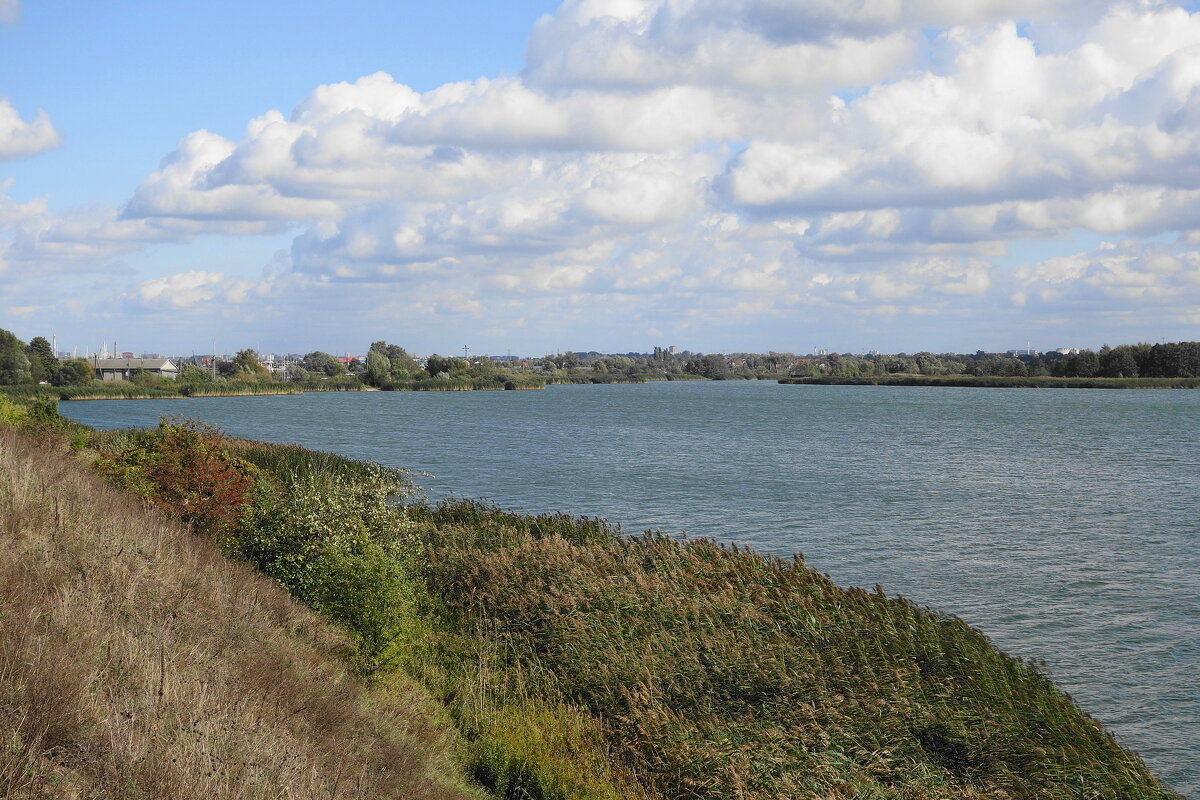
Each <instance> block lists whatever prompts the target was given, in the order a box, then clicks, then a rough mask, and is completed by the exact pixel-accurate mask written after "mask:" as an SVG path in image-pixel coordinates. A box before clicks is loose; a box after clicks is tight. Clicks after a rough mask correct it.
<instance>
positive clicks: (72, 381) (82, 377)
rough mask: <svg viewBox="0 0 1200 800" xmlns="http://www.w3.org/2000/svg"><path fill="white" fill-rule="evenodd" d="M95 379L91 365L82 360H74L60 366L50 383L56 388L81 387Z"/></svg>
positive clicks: (51, 377)
mask: <svg viewBox="0 0 1200 800" xmlns="http://www.w3.org/2000/svg"><path fill="white" fill-rule="evenodd" d="M95 377H96V373H95V370H93V369H92V365H91V364H89V363H88V362H87V361H86V360H84V359H82V358H72V359H70V360H69V361H64V362H62V363H61V364H59V365H58V367H57V368H56V369H55V370H54V374H53V375H51V376H50V383H52V384H54V385H55V386H81V385H86V384H89V383H91V382H92V380H93V379H94V378H95Z"/></svg>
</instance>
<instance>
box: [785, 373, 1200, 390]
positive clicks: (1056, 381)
mask: <svg viewBox="0 0 1200 800" xmlns="http://www.w3.org/2000/svg"><path fill="white" fill-rule="evenodd" d="M779 382H780V383H790V384H813V385H818V386H969V387H996V388H1010V389H1011V388H1024V389H1039V388H1040V389H1200V378H1053V377H1025V376H1021V377H1016V376H1014V377H1001V376H981V375H936V376H934V375H887V376H882V377H873V378H842V377H833V376H829V377H812V378H781V379H780V380H779Z"/></svg>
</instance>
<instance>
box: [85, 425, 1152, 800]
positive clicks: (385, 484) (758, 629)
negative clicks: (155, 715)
mask: <svg viewBox="0 0 1200 800" xmlns="http://www.w3.org/2000/svg"><path fill="white" fill-rule="evenodd" d="M189 431H191V433H188V432H189ZM192 434H195V435H196V437H198V441H199V442H201V443H203V449H204V450H205V452H206V453H207V455H206V456H205V457H206V458H215V459H217V460H218V461H219V462H220V463H221V464H225V465H234V466H235V467H236V469H235V472H237V474H238V475H239V476H240V477H239V478H237V479H236V480H235V479H234V478H232V477H230V476H229V475H228V474H226V473H224V472H223V471H222V470H220V469H212V470H210V471H209V474H211V475H212V476H213V477H214V479H215V480H217V481H218V482H220V481H234V482H235V483H236V482H237V481H240V480H242V479H243V478H245V479H249V480H250V481H251V482H252V483H253V487H252V488H251V489H250V490H249V491H247V492H245V493H244V494H243V495H241V496H243V497H245V498H246V502H245V503H244V504H243V505H241V506H240V507H239V508H240V511H239V516H238V522H237V524H236V525H235V526H233V527H232V528H227V527H224V520H222V521H221V524H219V525H215V526H212V527H208V526H207V524H206V523H201V522H195V521H194V524H195V527H196V529H197V531H199V532H204V531H206V530H207V531H208V535H212V536H216V537H219V538H221V540H222V541H223V545H224V547H225V549H226V551H227V552H229V553H231V554H232V555H234V556H235V557H238V558H243V559H246V560H249V561H251V562H252V563H254V564H255V565H256V566H258V567H259V568H260V569H262V570H263V571H264V572H266V573H267V574H269V575H271V576H272V577H274V578H275V579H276V580H278V581H279V582H280V583H281V584H282V585H284V586H285V587H287V588H288V589H289V590H290V591H291V592H293V594H295V595H296V596H297V597H298V598H300V599H302V600H304V601H305V602H307V603H308V604H310V605H311V606H313V607H314V608H316V609H317V610H319V611H321V612H323V613H325V614H326V615H327V616H329V617H330V618H332V619H333V620H335V621H336V622H338V624H339V625H341V626H343V627H344V628H345V629H346V630H348V631H349V632H351V633H352V634H353V635H354V636H355V637H356V639H357V642H358V654H357V656H356V657H355V663H356V664H357V666H358V668H359V670H360V672H361V673H363V674H364V675H365V676H366V678H367V679H368V680H369V679H371V678H372V677H379V676H382V675H386V674H388V673H389V672H394V671H396V670H403V671H405V672H406V673H407V674H409V675H411V676H413V677H414V678H416V679H417V680H418V681H419V682H421V683H422V684H423V685H424V686H425V687H426V688H427V690H428V691H429V692H430V693H431V695H432V696H433V697H435V698H436V699H437V700H439V701H440V702H441V703H442V705H443V707H444V709H445V711H446V713H447V714H448V717H449V718H450V719H451V720H452V721H453V722H454V724H455V725H456V727H457V728H458V730H459V732H460V736H461V742H460V744H459V746H458V752H459V754H460V759H461V762H462V764H463V766H464V768H465V769H466V770H467V771H468V772H469V774H471V775H472V776H473V777H474V778H476V779H477V780H478V781H479V782H480V783H481V784H483V785H484V786H486V787H488V788H489V789H490V790H491V791H492V792H493V793H494V794H495V795H497V796H501V797H506V798H514V800H515V799H516V798H534V799H536V798H561V799H562V800H566V799H567V798H578V799H579V800H591V799H592V798H597V799H599V798H604V799H605V800H619V799H620V798H671V799H672V800H673V799H675V798H679V799H681V800H682V799H683V798H688V799H689V800H690V799H691V798H696V800H701V799H705V800H707V799H708V798H714V799H715V798H754V799H755V800H758V799H759V798H762V799H763V800H767V798H770V799H771V800H774V799H775V798H813V799H814V800H816V799H817V798H864V799H865V798H881V799H882V798H904V799H906V800H907V799H909V798H912V799H913V800H918V799H923V798H1029V799H1030V800H1032V799H1033V798H1039V799H1040V798H1094V799H1095V800H1101V799H1103V800H1109V798H1114V799H1115V798H1169V797H1171V796H1172V795H1171V794H1170V793H1169V792H1167V791H1166V790H1164V789H1163V788H1162V787H1160V786H1159V785H1158V783H1157V782H1156V781H1155V779H1154V778H1153V777H1152V776H1151V775H1150V774H1149V773H1148V771H1147V770H1146V768H1145V766H1144V765H1143V764H1142V762H1141V761H1140V759H1138V758H1137V757H1136V756H1135V755H1133V754H1131V753H1128V752H1127V751H1125V750H1123V749H1122V748H1121V747H1120V746H1119V745H1118V744H1117V743H1116V742H1115V741H1114V740H1113V739H1112V738H1111V737H1110V736H1109V735H1108V734H1107V733H1106V732H1105V731H1104V730H1103V729H1102V728H1101V726H1100V725H1099V724H1098V723H1096V722H1095V721H1094V720H1092V719H1091V718H1090V717H1088V716H1087V715H1086V714H1084V713H1083V712H1082V711H1080V710H1079V709H1078V708H1077V707H1075V706H1074V704H1073V703H1072V702H1071V701H1070V699H1069V698H1067V697H1066V696H1065V695H1064V694H1063V693H1062V692H1060V691H1059V690H1058V689H1057V688H1056V687H1055V686H1054V685H1053V684H1052V683H1051V681H1050V680H1048V679H1047V677H1046V676H1045V674H1044V673H1043V672H1042V671H1041V670H1040V669H1038V668H1037V666H1036V665H1032V664H1028V663H1022V662H1020V661H1018V660H1017V659H1013V658H1010V657H1008V656H1006V655H1004V654H1002V653H1000V652H999V651H997V650H996V649H995V648H994V647H992V646H991V645H990V644H989V643H988V642H987V640H986V639H985V637H984V636H983V635H982V634H980V633H979V632H978V631H975V630H973V629H971V628H970V627H969V626H967V625H966V624H964V623H963V622H962V621H960V620H958V619H957V618H954V617H950V616H945V615H940V614H937V613H935V612H932V611H929V610H927V609H924V608H921V607H919V606H917V605H915V604H913V603H911V602H909V601H906V600H902V599H898V598H891V597H887V596H885V595H884V594H883V593H882V592H881V591H876V592H872V593H868V592H865V591H862V590H859V589H842V588H839V587H837V586H835V585H833V584H832V583H831V582H830V581H829V579H828V578H827V577H825V576H823V575H821V574H819V573H818V572H816V571H814V570H812V569H810V568H809V567H807V566H806V565H805V564H804V563H803V561H802V560H800V559H798V558H797V559H793V560H790V561H783V560H779V559H773V558H768V557H764V556H762V555H759V554H756V553H753V552H749V551H746V550H740V549H737V548H727V547H722V546H719V545H717V544H715V543H713V542H710V541H707V540H694V541H686V540H685V541H681V540H676V539H670V538H666V537H663V536H660V535H652V534H647V535H644V536H639V537H632V538H631V537H623V536H621V535H620V532H619V531H617V530H615V529H612V528H610V527H609V526H607V525H605V524H604V523H603V522H600V521H597V520H589V519H577V518H572V517H569V516H564V515H543V516H537V517H532V516H523V515H515V514H509V513H505V512H501V511H498V510H496V509H493V508H490V507H487V506H484V505H481V504H479V503H475V502H471V501H444V502H442V503H439V504H436V505H430V504H429V503H426V502H422V501H418V500H412V499H411V498H410V502H409V503H408V504H407V505H400V504H398V503H397V502H396V496H397V495H401V496H403V495H404V494H405V493H406V492H407V491H409V490H410V488H411V487H409V486H408V484H407V482H406V480H405V477H404V476H403V475H402V474H401V473H397V472H395V471H392V470H384V469H382V468H379V467H374V466H370V465H363V464H357V463H355V462H350V461H347V460H345V459H341V458H339V457H337V456H332V455H330V454H320V453H313V452H311V451H307V450H304V449H303V448H298V447H287V446H276V445H267V444H263V443H251V442H241V441H238V440H230V439H220V440H219V441H218V440H214V439H212V438H211V437H212V436H213V435H215V434H213V433H212V432H210V431H204V430H201V429H198V428H196V427H195V426H191V424H190V423H183V422H171V421H166V422H164V423H163V426H160V429H159V431H158V432H142V433H137V434H130V433H125V434H95V433H91V434H87V435H85V436H82V437H81V436H79V435H78V434H77V435H76V439H75V442H76V447H77V448H78V449H80V450H81V451H82V452H84V453H90V454H91V455H90V456H89V458H90V459H91V460H93V461H95V462H96V463H98V464H100V465H101V466H102V468H104V469H105V470H106V471H107V473H108V474H109V475H110V476H112V477H113V478H114V480H117V481H118V482H121V483H122V484H123V485H127V486H129V487H130V488H134V489H135V490H138V491H141V492H143V493H144V492H145V491H146V484H145V481H147V480H148V481H150V483H151V484H154V483H156V482H157V481H159V479H158V478H155V477H154V476H153V475H151V473H150V472H149V471H147V470H145V469H143V468H142V466H139V465H143V464H156V463H159V462H161V461H162V460H163V459H164V457H165V456H164V455H163V454H162V453H157V452H156V450H157V449H160V448H161V447H162V445H163V442H176V443H178V442H179V441H183V440H186V439H188V437H189V436H191V435H192ZM214 446H218V449H219V450H220V451H221V453H223V455H220V456H217V455H216V454H215V452H213V451H212V450H211V448H212V447H214ZM172 458H173V456H172ZM167 460H168V462H170V459H167ZM172 463H173V462H172ZM168 473H170V470H168V471H166V472H163V473H162V474H168ZM170 474H176V473H170ZM222 476H223V477H222ZM170 480H176V478H170ZM239 486H240V484H239ZM218 488H220V487H218ZM225 488H228V487H225ZM172 491H174V490H173V489H172V488H171V487H170V486H167V485H161V486H160V487H159V488H158V489H156V490H154V491H153V492H152V494H155V496H157V497H160V498H161V497H166V496H168V495H169V494H170V492H172ZM215 492H216V489H214V496H215ZM176 496H181V495H180V494H179V493H178V492H176ZM191 507H194V503H193V502H191V501H189V503H188V504H186V506H184V505H183V504H182V503H181V501H180V504H179V505H177V506H176V511H177V513H180V514H181V515H185V514H187V513H189V512H188V509H189V508H191Z"/></svg>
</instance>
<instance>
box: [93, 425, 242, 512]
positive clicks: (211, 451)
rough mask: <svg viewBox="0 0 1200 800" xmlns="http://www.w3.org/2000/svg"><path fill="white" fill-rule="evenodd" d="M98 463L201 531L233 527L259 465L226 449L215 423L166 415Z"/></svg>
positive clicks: (142, 494)
mask: <svg viewBox="0 0 1200 800" xmlns="http://www.w3.org/2000/svg"><path fill="white" fill-rule="evenodd" d="M97 466H98V467H99V468H100V470H101V471H102V472H104V473H105V474H106V475H107V476H108V477H109V478H110V479H111V480H113V481H114V482H115V483H117V484H118V485H121V486H124V487H126V488H128V489H131V490H133V491H134V492H136V493H137V494H140V495H141V496H142V497H145V498H146V499H147V500H149V501H150V502H152V503H153V504H155V505H157V506H159V507H161V508H164V509H166V510H167V511H169V512H171V513H172V514H175V515H176V516H178V517H180V518H182V519H183V520H184V521H185V522H188V523H189V524H191V525H192V526H193V527H194V529H195V530H196V531H197V532H199V533H206V534H213V535H219V536H223V535H227V534H229V533H231V532H232V531H234V530H235V529H236V528H237V527H238V525H239V523H240V522H241V520H242V518H243V516H245V515H246V513H247V512H248V511H249V510H250V508H251V506H252V503H253V500H254V489H255V474H256V472H257V470H256V469H255V467H254V466H253V465H252V464H250V463H249V462H248V461H245V460H243V459H240V458H237V457H236V456H232V455H230V454H229V453H227V452H226V451H225V450H224V449H223V448H222V446H221V435H220V432H219V431H217V429H216V428H213V427H211V426H208V425H204V424H203V423H200V422H196V421H192V420H175V419H172V418H169V417H164V418H163V419H162V421H161V422H160V423H159V426H158V428H157V429H156V430H153V431H148V432H146V434H145V435H144V436H143V437H140V438H139V439H137V440H133V441H129V442H127V443H126V446H125V447H123V448H122V449H120V450H118V451H116V452H111V453H105V454H102V455H101V456H100V457H99V458H98V459H97Z"/></svg>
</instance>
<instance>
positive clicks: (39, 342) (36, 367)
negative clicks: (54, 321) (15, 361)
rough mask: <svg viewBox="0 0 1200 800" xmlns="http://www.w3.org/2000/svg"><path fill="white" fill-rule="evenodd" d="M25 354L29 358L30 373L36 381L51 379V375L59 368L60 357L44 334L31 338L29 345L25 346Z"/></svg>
mask: <svg viewBox="0 0 1200 800" xmlns="http://www.w3.org/2000/svg"><path fill="white" fill-rule="evenodd" d="M25 355H26V356H27V357H28V358H29V374H30V377H31V378H32V380H33V382H34V383H41V382H42V381H48V380H50V376H52V375H53V374H54V370H56V369H57V368H58V359H57V358H56V357H55V355H54V351H53V350H51V349H50V342H48V341H47V340H46V337H44V336H35V337H33V338H32V339H30V340H29V346H28V347H26V348H25Z"/></svg>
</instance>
